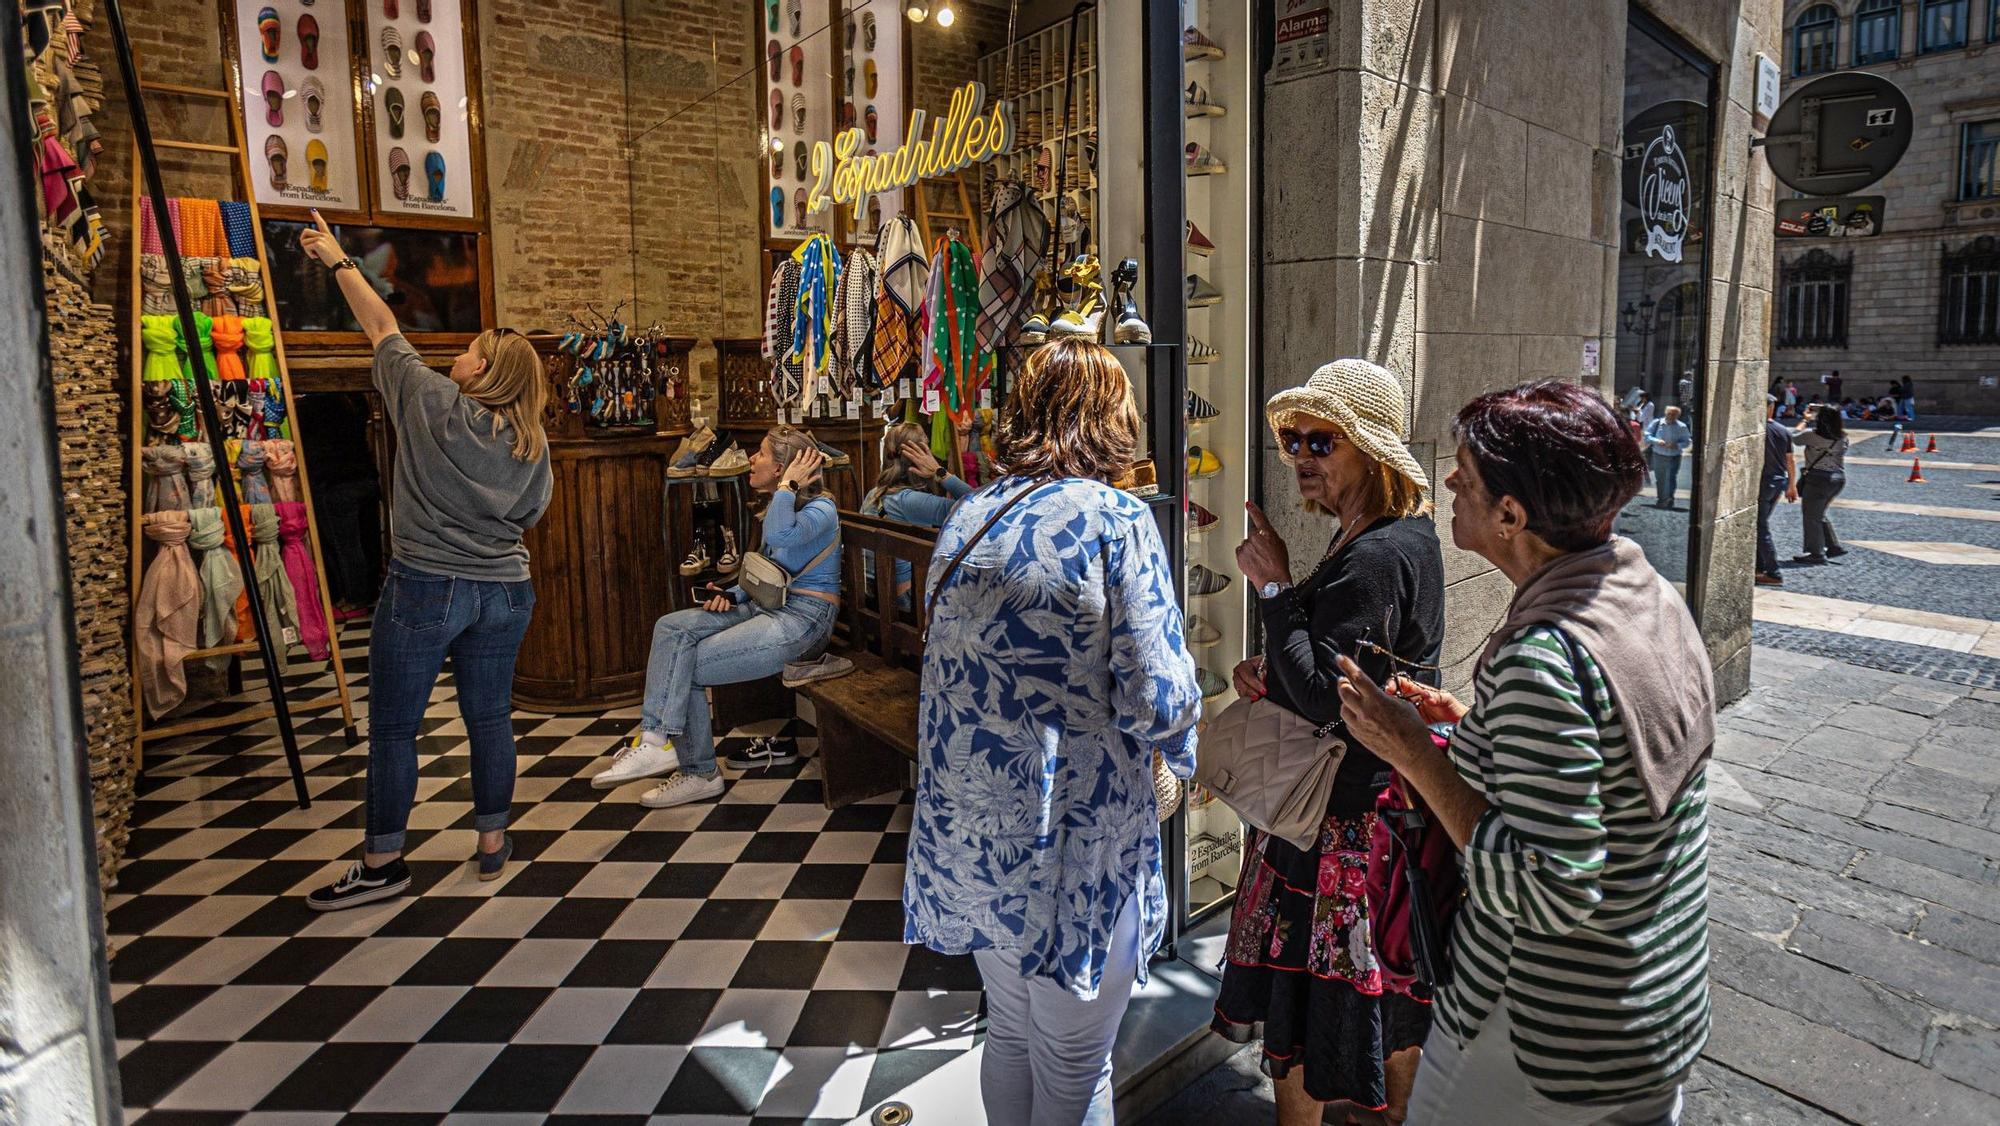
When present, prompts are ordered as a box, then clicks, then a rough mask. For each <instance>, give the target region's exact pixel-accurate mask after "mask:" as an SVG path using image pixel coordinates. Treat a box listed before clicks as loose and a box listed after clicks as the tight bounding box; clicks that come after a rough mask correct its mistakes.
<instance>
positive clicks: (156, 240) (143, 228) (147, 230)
mask: <svg viewBox="0 0 2000 1126" xmlns="http://www.w3.org/2000/svg"><path fill="white" fill-rule="evenodd" d="M166 252H167V248H166V244H164V243H162V242H161V241H160V223H159V220H157V219H155V218H153V201H152V200H151V199H146V198H142V199H140V200H139V253H141V254H162V255H164V254H165V253H166Z"/></svg>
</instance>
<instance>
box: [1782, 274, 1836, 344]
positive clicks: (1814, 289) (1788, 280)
mask: <svg viewBox="0 0 2000 1126" xmlns="http://www.w3.org/2000/svg"><path fill="white" fill-rule="evenodd" d="M1778 272H1779V283H1778V284H1779V299H1778V300H1779V305H1778V347H1780V348H1845V347H1847V291H1848V281H1849V279H1850V278H1851V277H1852V276H1853V274H1854V255H1853V253H1852V252H1849V253H1848V254H1847V256H1846V257H1844V258H1836V257H1834V256H1833V255H1831V254H1828V253H1827V252H1826V251H1824V250H1809V251H1807V252H1806V253H1804V254H1802V255H1800V256H1799V257H1797V258H1794V259H1793V260H1791V261H1790V262H1781V263H1779V266H1778Z"/></svg>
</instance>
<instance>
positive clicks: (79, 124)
mask: <svg viewBox="0 0 2000 1126" xmlns="http://www.w3.org/2000/svg"><path fill="white" fill-rule="evenodd" d="M70 18H71V19H75V17H74V16H72V17H70ZM71 65H72V64H71V63H68V62H65V61H63V60H62V59H61V58H57V59H56V60H55V62H54V66H55V72H56V123H57V124H58V125H59V126H60V127H61V130H62V138H63V143H64V144H66V145H68V146H69V151H70V152H71V153H73V154H75V156H76V159H77V163H78V164H81V165H82V166H83V168H82V173H83V176H84V177H85V178H86V179H87V178H89V176H90V173H91V170H92V168H93V167H94V166H95V165H96V163H97V154H98V153H100V152H102V151H103V150H104V141H103V139H102V138H100V137H99V136H98V133H97V125H96V123H95V122H93V121H92V120H91V115H92V113H93V112H95V111H94V110H93V109H92V107H91V104H90V99H89V98H88V97H87V96H85V95H84V92H83V86H82V84H81V83H79V82H77V80H76V72H75V71H73V70H71V69H70V67H71Z"/></svg>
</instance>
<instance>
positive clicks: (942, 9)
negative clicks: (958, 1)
mask: <svg viewBox="0 0 2000 1126" xmlns="http://www.w3.org/2000/svg"><path fill="white" fill-rule="evenodd" d="M957 21H958V13H957V12H954V11H952V10H951V0H944V3H943V4H942V5H940V6H939V7H938V14H937V25H938V26H939V27H950V26H951V25H952V24H953V23H956V22H957Z"/></svg>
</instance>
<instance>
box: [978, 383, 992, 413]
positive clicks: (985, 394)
mask: <svg viewBox="0 0 2000 1126" xmlns="http://www.w3.org/2000/svg"><path fill="white" fill-rule="evenodd" d="M992 407H993V389H992V388H991V387H981V388H980V389H979V409H980V410H990V409H992Z"/></svg>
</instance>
